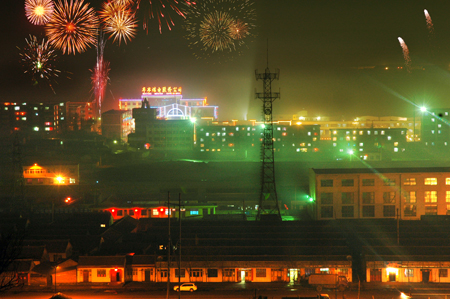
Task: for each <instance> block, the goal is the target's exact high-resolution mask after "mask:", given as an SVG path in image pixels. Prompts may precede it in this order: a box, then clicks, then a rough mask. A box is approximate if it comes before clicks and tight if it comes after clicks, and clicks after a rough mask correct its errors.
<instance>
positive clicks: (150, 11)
mask: <svg viewBox="0 0 450 299" xmlns="http://www.w3.org/2000/svg"><path fill="white" fill-rule="evenodd" d="M113 1H114V2H117V3H119V2H120V3H125V4H126V5H128V6H129V7H130V8H132V10H133V12H134V14H135V15H140V16H141V17H142V27H143V29H144V30H145V31H146V32H147V33H148V27H149V26H148V25H149V22H150V20H151V19H156V20H157V21H158V28H159V32H160V33H162V27H163V26H164V25H165V26H167V28H168V29H169V30H172V27H173V26H175V23H174V21H173V19H172V16H171V14H174V13H175V14H176V15H179V16H181V17H183V18H185V14H184V12H183V10H182V9H180V4H183V5H187V6H191V5H193V2H192V1H188V0H113Z"/></svg>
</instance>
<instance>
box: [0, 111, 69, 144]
mask: <svg viewBox="0 0 450 299" xmlns="http://www.w3.org/2000/svg"><path fill="white" fill-rule="evenodd" d="M65 106H66V105H65V103H46V104H44V103H29V102H22V103H13V102H3V103H1V108H0V128H1V130H2V131H3V133H12V132H14V131H19V132H21V133H22V134H24V135H27V136H30V137H45V136H48V135H52V134H56V133H61V132H62V131H63V129H64V126H65V122H66V111H65Z"/></svg>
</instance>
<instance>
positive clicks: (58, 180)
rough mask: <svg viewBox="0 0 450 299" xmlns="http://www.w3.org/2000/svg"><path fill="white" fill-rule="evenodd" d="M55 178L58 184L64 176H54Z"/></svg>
mask: <svg viewBox="0 0 450 299" xmlns="http://www.w3.org/2000/svg"><path fill="white" fill-rule="evenodd" d="M55 180H56V181H57V182H58V184H62V182H63V181H64V178H63V177H61V176H58V177H56V178H55Z"/></svg>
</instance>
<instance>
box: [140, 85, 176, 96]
mask: <svg viewBox="0 0 450 299" xmlns="http://www.w3.org/2000/svg"><path fill="white" fill-rule="evenodd" d="M142 94H145V95H171V94H180V95H181V87H173V86H163V87H142Z"/></svg>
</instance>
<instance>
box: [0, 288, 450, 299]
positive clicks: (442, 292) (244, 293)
mask: <svg viewBox="0 0 450 299" xmlns="http://www.w3.org/2000/svg"><path fill="white" fill-rule="evenodd" d="M406 289H407V288H404V291H405V292H407V293H408V291H406ZM400 291H401V290H398V289H397V288H389V289H385V288H383V289H376V290H363V291H361V292H358V291H357V290H352V291H346V292H344V293H342V292H334V291H323V292H322V293H325V294H328V295H329V296H330V299H358V298H359V299H401V298H400ZM53 294H54V293H52V292H50V291H46V292H32V291H28V292H12V291H10V292H7V293H4V294H0V297H1V298H5V299H7V298H8V299H9V298H14V299H22V298H23V299H28V298H33V299H48V298H50V297H51V296H52V295H53ZM63 294H65V295H67V296H68V297H70V298H71V299H99V298H106V299H109V298H114V299H141V298H154V299H165V298H166V292H165V291H161V290H158V291H154V290H152V291H146V290H142V289H141V290H127V289H120V288H119V289H108V290H105V289H97V290H95V289H93V290H67V291H64V292H63ZM408 294H409V293H408ZM316 295H317V293H315V292H314V291H311V290H305V289H301V288H295V287H294V288H289V287H285V288H278V289H264V290H256V296H257V298H258V297H259V296H263V297H267V299H281V298H282V297H297V296H300V297H303V296H308V297H309V296H316ZM411 295H412V298H413V299H450V289H420V290H412V291H411ZM254 296H255V290H251V289H242V290H238V289H221V290H212V289H211V290H208V291H205V290H199V291H197V292H193V293H189V292H182V293H181V298H184V299H207V298H218V299H222V298H223V299H229V298H236V299H253V298H254ZM447 296H448V298H447ZM169 298H172V299H177V298H178V293H176V292H173V291H171V292H170V296H169Z"/></svg>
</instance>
